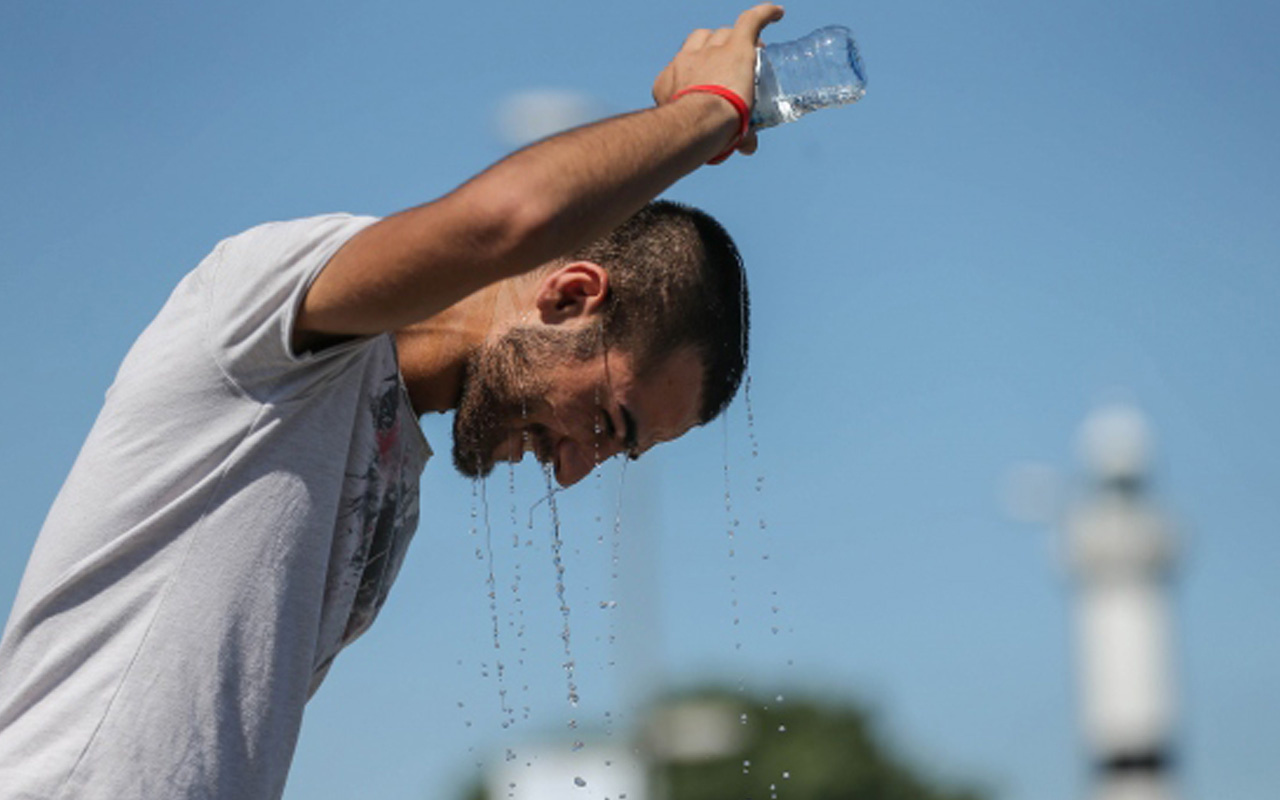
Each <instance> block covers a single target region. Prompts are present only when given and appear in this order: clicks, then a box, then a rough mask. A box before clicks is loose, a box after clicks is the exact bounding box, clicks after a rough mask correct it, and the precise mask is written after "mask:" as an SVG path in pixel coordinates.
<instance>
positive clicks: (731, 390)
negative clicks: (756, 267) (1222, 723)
mask: <svg viewBox="0 0 1280 800" xmlns="http://www.w3.org/2000/svg"><path fill="white" fill-rule="evenodd" d="M570 258H571V259H572V260H582V261H592V262H594V263H596V264H599V265H600V266H602V267H604V268H605V270H606V271H608V273H609V297H608V300H607V302H606V305H605V308H604V337H605V342H606V344H608V345H609V346H618V347H621V348H622V349H623V350H624V351H626V352H628V353H630V354H631V356H632V357H633V358H635V359H636V362H637V371H638V373H639V374H640V375H641V376H642V377H643V376H644V375H645V373H646V372H647V370H649V369H652V368H653V367H655V366H657V364H658V363H659V362H661V361H662V360H663V359H664V358H665V357H666V356H669V355H671V354H672V353H674V352H676V351H678V350H680V349H681V348H685V347H688V348H691V349H692V350H693V351H694V353H695V354H696V355H697V356H698V357H699V359H700V360H701V362H702V365H703V379H702V402H701V407H700V409H699V415H698V421H699V423H700V424H705V423H707V422H710V421H711V420H713V419H715V418H716V417H717V416H719V414H720V412H722V411H723V410H724V409H725V408H726V407H727V406H728V405H729V402H730V401H731V400H733V397H734V395H735V394H736V393H737V391H738V386H739V384H741V382H742V376H743V373H744V372H745V371H746V366H747V349H748V348H747V344H748V341H747V340H748V331H749V328H750V301H749V296H748V294H747V277H746V273H745V272H744V270H743V268H742V257H741V256H740V255H739V254H738V248H737V246H736V245H734V243H733V239H731V238H730V237H729V234H728V233H727V232H726V231H725V229H724V227H723V226H721V225H720V223H719V222H717V221H716V220H715V219H713V218H712V217H711V216H710V215H708V214H707V213H705V212H703V211H701V210H699V209H696V208H693V207H691V206H687V205H683V204H681V203H675V202H671V201H669V200H658V201H654V202H652V203H650V204H649V205H647V206H645V207H644V208H643V209H641V210H640V211H639V212H638V213H636V214H635V215H634V216H632V217H631V218H630V219H628V220H627V221H626V222H624V223H622V224H621V225H620V226H618V227H617V228H615V229H614V230H613V231H612V232H611V233H609V234H607V235H606V236H604V237H602V238H601V239H598V240H596V241H595V242H592V243H590V244H588V245H587V246H585V247H584V248H582V249H581V250H579V251H577V252H575V253H573V254H572V255H571V256H570Z"/></svg>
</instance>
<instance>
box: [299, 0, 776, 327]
mask: <svg viewBox="0 0 1280 800" xmlns="http://www.w3.org/2000/svg"><path fill="white" fill-rule="evenodd" d="M781 17H782V9H781V7H779V6H776V5H773V4H770V3H766V4H762V5H758V6H755V7H754V8H751V9H749V10H747V11H745V12H743V14H742V15H741V16H740V17H739V18H738V20H737V22H736V23H735V25H734V26H733V27H732V28H721V29H719V30H715V31H710V30H698V31H694V32H693V33H692V34H690V35H689V37H688V39H686V41H685V43H684V46H683V47H682V48H681V50H680V52H679V53H678V54H677V55H676V56H675V58H674V59H672V61H671V63H670V64H668V65H667V67H666V68H665V69H664V70H663V71H662V73H661V74H660V75H659V76H658V79H657V81H656V82H655V83H654V88H653V93H654V99H655V100H656V101H657V106H656V107H654V108H650V109H647V110H644V111H638V112H634V113H631V114H625V115H622V116H619V117H613V118H611V119H607V120H604V121H601V122H597V123H595V124H592V125H588V126H585V127H582V128H578V129H575V130H571V131H568V132H566V133H562V134H560V135H558V136H554V137H552V138H549V139H546V140H544V141H542V142H539V143H537V144H534V145H531V146H530V147H527V148H525V149H523V150H520V151H518V152H516V153H514V154H512V155H511V156H508V157H507V158H505V159H503V160H502V161H500V162H498V163H497V164H495V165H494V166H492V167H490V168H489V169H487V170H485V171H484V172H482V173H481V174H480V175H478V176H476V177H475V178H473V179H471V180H470V181H468V182H467V183H465V184H463V185H462V186H460V187H459V188H458V189H456V190H454V191H453V192H451V193H450V194H448V195H446V196H444V197H442V198H440V199H438V200H435V201H433V202H430V203H427V204H426V205H422V206H418V207H416V208H412V209H409V210H407V211H403V212H401V213H399V214H396V215H393V216H391V217H388V218H386V219H384V220H381V221H380V222H378V223H376V224H374V225H372V226H370V227H368V228H366V229H365V230H363V231H361V232H360V233H359V234H357V235H356V236H355V237H354V238H352V240H351V241H350V242H348V243H347V244H346V245H345V246H344V247H343V248H342V249H341V250H339V251H338V253H337V254H336V255H335V256H334V257H333V259H332V260H331V261H330V263H329V265H328V266H327V267H326V268H325V269H324V271H323V272H322V273H321V274H320V276H319V277H318V278H317V279H316V281H315V283H314V284H313V285H312V287H311V289H310V291H309V292H308V294H307V297H306V299H305V301H304V303H303V308H302V314H301V316H300V318H299V322H298V330H297V332H296V333H297V335H298V336H301V337H308V336H313V335H369V334H376V333H382V332H385V331H392V330H397V329H399V328H402V327H404V326H406V325H408V324H411V323H413V322H417V321H420V320H423V319H426V318H428V317H431V316H433V315H434V314H436V313H438V312H440V311H442V310H443V309H445V308H447V307H449V306H451V305H453V304H454V303H456V302H457V301H459V300H461V299H462V298H464V297H466V296H467V295H469V294H471V293H473V292H475V291H477V290H479V289H481V288H483V287H485V286H487V285H489V284H490V283H493V282H496V281H499V280H502V279H503V278H507V277H510V276H512V275H517V274H520V273H522V272H525V271H528V270H530V269H533V268H534V267H537V266H539V265H540V264H544V263H546V262H547V261H550V260H552V259H554V258H556V257H557V256H560V255H563V254H564V253H566V252H569V251H571V250H573V249H574V248H576V247H578V246H579V245H581V244H584V243H586V242H589V241H592V240H594V239H595V238H597V237H599V236H601V235H603V234H605V233H607V232H608V231H610V230H612V229H613V228H614V227H616V226H617V225H619V224H620V223H622V222H623V221H624V220H626V219H627V218H628V217H629V216H631V215H632V214H634V213H635V212H636V211H639V210H640V208H642V207H643V206H644V205H645V204H646V203H647V202H649V201H650V200H652V199H653V198H655V197H657V196H658V195H659V194H660V193H662V191H664V190H665V189H666V188H667V187H669V186H670V185H671V184H673V183H675V182H676V181H677V180H679V179H680V178H682V177H684V176H685V175H687V174H688V173H690V172H692V171H693V170H695V169H697V168H698V167H699V166H700V165H702V164H704V163H706V162H707V160H708V159H710V158H712V157H714V156H715V155H716V154H717V153H719V152H720V151H722V150H723V149H724V148H725V147H726V145H728V144H729V143H730V142H731V141H733V140H734V137H735V134H736V132H737V130H738V124H739V120H738V113H737V111H736V110H735V108H734V106H733V105H732V104H731V103H730V102H729V101H727V100H725V99H724V98H722V97H718V96H716V95H714V94H708V93H703V92H693V93H688V94H684V95H682V96H680V97H679V98H678V99H675V100H673V99H672V97H673V96H674V95H676V94H677V93H678V92H679V91H680V90H681V89H685V88H688V87H690V86H698V85H706V84H718V85H722V86H725V87H727V88H729V89H730V90H732V91H733V92H735V93H737V94H738V96H740V97H741V98H742V99H743V100H745V101H746V103H747V106H748V107H750V106H751V104H752V102H753V100H754V96H753V90H754V69H755V48H756V44H757V42H758V40H759V37H760V32H761V30H763V29H764V27H765V26H766V25H768V24H769V23H771V22H774V21H777V20H778V19H780V18H781ZM754 149H755V141H754V137H753V136H749V137H748V138H747V139H745V140H743V141H742V142H741V144H740V146H739V150H740V151H742V152H744V153H750V152H752V151H753V150H754Z"/></svg>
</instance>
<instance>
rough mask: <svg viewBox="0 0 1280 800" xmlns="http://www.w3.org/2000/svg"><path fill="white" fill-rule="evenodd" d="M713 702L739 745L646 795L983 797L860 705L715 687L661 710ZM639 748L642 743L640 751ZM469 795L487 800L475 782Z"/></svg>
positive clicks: (826, 799)
mask: <svg viewBox="0 0 1280 800" xmlns="http://www.w3.org/2000/svg"><path fill="white" fill-rule="evenodd" d="M707 701H716V704H717V705H722V706H723V707H724V708H725V710H726V713H731V714H733V716H734V719H733V724H735V725H736V724H738V721H739V720H740V719H741V718H740V717H739V714H745V715H746V721H745V723H743V724H742V729H741V731H739V732H740V733H742V734H743V736H742V740H741V747H740V748H739V749H738V750H737V751H735V752H734V753H732V754H731V755H725V756H722V757H716V758H708V759H702V760H698V761H682V762H658V763H656V764H655V765H654V766H653V768H652V769H653V771H652V773H651V776H650V777H651V781H650V787H651V791H650V792H649V793H648V797H647V799H646V800H988V799H989V797H990V794H989V793H988V792H986V791H984V790H981V789H978V788H973V787H964V786H945V785H943V783H942V782H941V781H939V780H938V779H937V778H936V777H934V776H932V775H929V774H927V772H925V771H923V770H921V769H920V768H919V767H917V766H914V765H910V764H908V763H906V761H905V760H904V759H903V758H902V757H901V756H899V755H897V754H895V753H893V752H891V751H890V749H889V748H888V747H887V746H886V745H885V743H884V742H882V741H881V740H880V739H879V738H877V735H876V732H875V730H874V726H873V725H872V724H871V721H870V719H869V718H868V715H867V714H866V712H864V711H863V710H861V709H859V708H857V707H854V706H851V705H842V704H834V703H830V702H825V701H823V702H819V701H814V700H807V699H798V698H793V697H791V696H789V695H788V696H787V697H786V699H785V701H784V702H781V703H778V702H776V701H775V702H770V701H767V700H763V699H761V698H752V697H747V696H744V695H742V694H739V693H731V692H726V691H721V690H709V691H702V692H698V693H694V694H688V695H682V696H679V697H675V698H669V699H668V700H667V701H665V702H663V703H661V704H660V705H659V707H660V708H661V707H673V706H678V705H680V704H682V703H685V702H698V703H706V702H707ZM641 749H642V750H643V748H641ZM466 797H467V800H500V798H498V799H495V798H489V797H488V796H487V794H486V792H485V789H484V786H483V785H481V784H480V783H478V782H477V783H476V784H474V785H473V786H471V787H470V788H469V790H468V791H467V793H466Z"/></svg>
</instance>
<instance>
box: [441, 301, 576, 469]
mask: <svg viewBox="0 0 1280 800" xmlns="http://www.w3.org/2000/svg"><path fill="white" fill-rule="evenodd" d="M600 344H601V331H600V329H599V328H598V327H595V326H592V327H589V328H585V329H579V330H569V331H566V330H560V329H556V328H544V327H538V328H533V327H519V328H512V329H511V330H509V331H507V332H506V333H504V334H503V335H502V336H501V337H499V338H498V339H497V340H496V341H494V342H492V343H486V344H482V345H480V347H479V348H477V349H476V350H475V351H474V352H473V353H472V354H471V355H470V356H469V357H468V358H467V362H466V364H465V365H464V369H463V376H462V393H461V397H460V398H459V400H458V409H457V411H456V412H455V414H454V417H453V466H454V468H456V469H457V470H458V472H460V473H462V474H463V475H465V476H466V477H468V478H484V477H487V476H488V475H489V473H490V472H492V471H493V467H494V464H495V462H496V458H495V455H496V451H497V449H498V447H500V446H501V445H502V444H503V443H505V442H508V441H509V440H510V439H511V438H512V437H513V436H514V435H515V434H516V432H517V431H519V432H520V433H521V435H522V436H525V437H528V440H529V441H530V442H531V443H532V444H533V446H534V452H535V453H538V454H539V455H543V456H544V457H545V454H548V453H550V452H551V448H552V441H551V435H550V433H549V432H548V431H547V430H546V428H545V427H543V426H541V425H536V424H535V425H529V424H528V422H527V420H528V418H529V415H530V414H532V413H534V412H535V411H537V410H538V409H539V408H541V407H542V406H543V405H545V399H544V398H545V397H546V394H547V391H548V389H549V388H550V386H551V384H550V381H549V380H548V379H547V378H546V377H545V372H546V371H547V368H548V367H550V366H553V365H555V364H563V363H566V362H570V361H574V360H579V361H582V360H586V359H588V358H590V357H591V356H593V355H594V354H596V353H597V352H599V349H600V348H599V345H600ZM522 428H523V429H524V430H521V429H522ZM513 455H514V456H515V457H516V458H517V459H518V456H519V453H513Z"/></svg>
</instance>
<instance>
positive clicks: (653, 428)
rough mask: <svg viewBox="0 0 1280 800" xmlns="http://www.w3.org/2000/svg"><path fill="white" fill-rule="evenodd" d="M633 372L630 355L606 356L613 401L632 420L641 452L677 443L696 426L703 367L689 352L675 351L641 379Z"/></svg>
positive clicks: (699, 360)
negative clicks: (677, 439) (673, 442)
mask: <svg viewBox="0 0 1280 800" xmlns="http://www.w3.org/2000/svg"><path fill="white" fill-rule="evenodd" d="M634 370H635V362H634V360H633V359H632V358H631V356H630V355H629V354H627V353H620V352H613V353H610V354H609V355H608V361H607V371H608V376H607V377H608V381H609V384H610V385H611V386H612V389H613V394H614V400H615V402H617V403H618V404H619V405H621V406H623V407H625V408H626V409H627V411H628V412H629V413H630V414H631V416H632V417H633V418H634V419H635V422H636V433H637V438H638V443H639V445H640V447H641V449H647V448H649V447H652V446H653V445H655V444H657V443H659V442H666V441H670V440H672V439H676V438H678V437H680V436H682V435H684V433H685V432H687V431H688V430H689V429H690V428H692V427H694V426H695V425H697V424H698V412H699V411H700V410H701V405H702V374H703V366H702V360H701V359H700V358H698V356H697V355H696V354H695V353H694V352H693V351H692V350H690V349H688V348H683V349H680V350H677V351H675V352H674V353H672V354H671V355H669V356H667V357H666V358H663V359H660V360H659V361H657V362H656V363H655V364H654V365H653V367H652V368H650V369H649V370H647V371H646V372H645V373H644V374H643V375H636V374H635V371H634Z"/></svg>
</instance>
